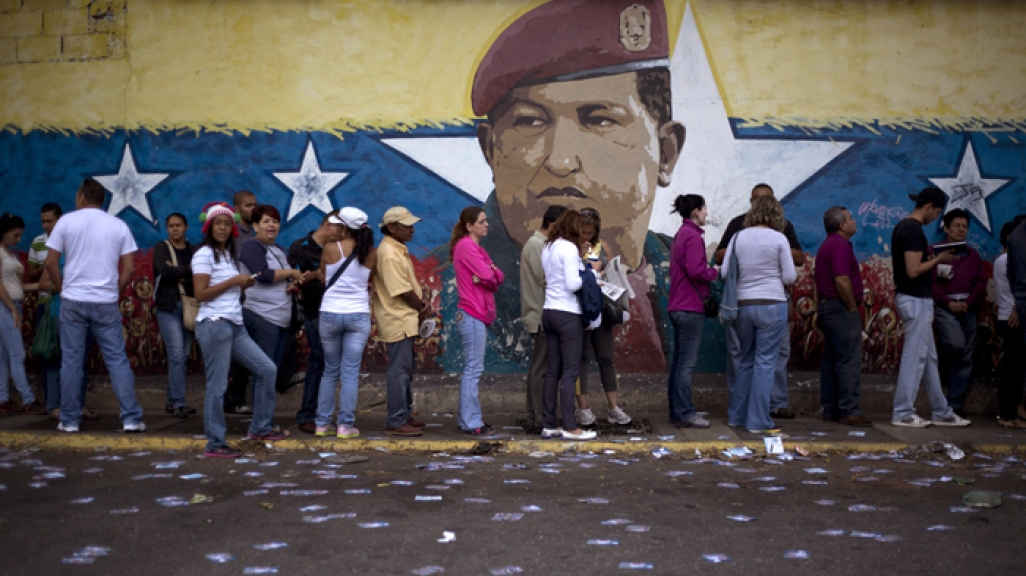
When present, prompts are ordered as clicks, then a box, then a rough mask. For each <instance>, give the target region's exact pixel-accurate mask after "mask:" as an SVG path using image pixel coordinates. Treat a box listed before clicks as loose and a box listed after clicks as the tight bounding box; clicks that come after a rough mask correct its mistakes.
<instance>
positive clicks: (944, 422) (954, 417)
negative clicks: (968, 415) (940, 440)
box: [933, 412, 972, 428]
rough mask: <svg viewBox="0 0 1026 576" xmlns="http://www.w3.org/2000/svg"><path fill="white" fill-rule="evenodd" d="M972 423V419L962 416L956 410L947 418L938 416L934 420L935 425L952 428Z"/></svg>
mask: <svg viewBox="0 0 1026 576" xmlns="http://www.w3.org/2000/svg"><path fill="white" fill-rule="evenodd" d="M970 424H972V422H971V421H969V420H967V419H965V418H962V417H961V416H959V415H958V414H955V413H954V412H952V413H951V415H950V416H948V417H947V418H937V419H935V420H934V421H933V425H934V426H950V427H952V428H964V427H966V426H968V425H970Z"/></svg>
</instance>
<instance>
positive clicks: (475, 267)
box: [452, 236, 506, 324]
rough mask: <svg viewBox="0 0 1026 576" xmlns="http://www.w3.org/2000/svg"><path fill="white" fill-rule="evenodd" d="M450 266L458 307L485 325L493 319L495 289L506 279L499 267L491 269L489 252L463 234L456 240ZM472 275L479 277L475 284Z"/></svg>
mask: <svg viewBox="0 0 1026 576" xmlns="http://www.w3.org/2000/svg"><path fill="white" fill-rule="evenodd" d="M452 266H453V269H454V270H455V271H456V289H457V290H458V291H459V294H460V301H459V304H458V307H459V308H460V310H463V311H464V312H466V313H467V314H470V315H471V316H473V317H474V318H477V319H478V320H480V321H482V322H484V323H485V324H491V323H492V322H494V321H495V291H496V290H498V289H499V286H501V285H502V283H503V281H504V280H505V279H506V277H505V276H504V275H503V274H502V270H499V269H498V268H492V259H491V258H490V257H489V256H488V253H487V252H485V249H484V248H482V247H481V246H479V245H478V244H477V242H474V239H473V238H471V237H470V236H465V237H463V238H462V239H461V240H460V241H459V242H457V243H456V249H455V250H453V255H452ZM474 276H477V278H478V282H476V283H475V282H474Z"/></svg>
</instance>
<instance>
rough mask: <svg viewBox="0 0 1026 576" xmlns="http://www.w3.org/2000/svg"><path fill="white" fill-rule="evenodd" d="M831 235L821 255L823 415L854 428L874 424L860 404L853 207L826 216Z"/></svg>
mask: <svg viewBox="0 0 1026 576" xmlns="http://www.w3.org/2000/svg"><path fill="white" fill-rule="evenodd" d="M823 226H824V227H825V228H826V232H827V239H826V240H824V241H823V244H822V245H820V247H819V252H818V253H817V254H816V293H817V294H818V295H819V309H818V314H817V319H818V320H817V322H818V325H819V329H820V330H822V331H823V338H824V346H823V359H822V361H821V363H820V367H819V374H820V376H819V387H820V403H821V404H822V406H823V419H824V420H828V421H839V422H841V423H842V424H847V425H849V426H872V425H873V423H872V422H870V421H869V419H868V418H866V417H865V416H863V415H862V409H860V408H859V376H860V375H861V373H862V315H861V314H860V312H859V306H861V305H862V275H861V274H860V273H859V261H858V258H856V257H855V250H854V249H853V248H852V245H851V237H852V236H854V235H855V229H856V227H855V220H853V219H852V217H851V213H850V212H848V209H847V208H843V207H841V206H834V207H833V208H830V209H829V210H827V211H826V213H825V214H823Z"/></svg>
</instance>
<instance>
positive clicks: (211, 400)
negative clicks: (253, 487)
mask: <svg viewBox="0 0 1026 576" xmlns="http://www.w3.org/2000/svg"><path fill="white" fill-rule="evenodd" d="M196 340H197V341H198V342H199V345H200V350H202V351H203V365H204V367H205V368H206V373H207V394H206V398H205V399H204V401H203V427H204V429H205V430H206V433H207V449H208V450H213V449H216V448H220V447H222V446H227V445H228V444H226V443H225V440H224V435H225V432H226V431H227V429H228V426H227V424H225V421H224V410H223V402H224V391H225V389H227V388H228V365H229V364H231V361H232V360H234V361H235V362H238V363H239V364H241V365H242V366H243V367H244V368H245V369H246V370H249V372H250V373H252V374H253V421H252V422H250V424H249V433H250V434H253V435H254V436H262V435H264V434H267V433H268V432H270V431H271V428H272V426H273V425H274V424H273V422H274V402H275V398H274V379H275V377H276V376H277V374H278V372H277V370H276V369H275V367H274V363H273V362H271V359H270V358H268V357H267V355H266V354H264V352H263V351H262V350H261V349H260V347H259V346H257V345H256V343H255V342H253V339H252V338H250V337H249V334H247V333H246V329H245V328H243V327H242V326H240V325H238V324H232V323H231V322H229V321H227V320H209V319H206V320H201V321H200V322H199V323H197V324H196Z"/></svg>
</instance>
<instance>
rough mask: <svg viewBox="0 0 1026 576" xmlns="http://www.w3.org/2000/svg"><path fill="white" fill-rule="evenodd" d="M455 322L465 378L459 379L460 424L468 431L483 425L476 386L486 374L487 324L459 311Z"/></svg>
mask: <svg viewBox="0 0 1026 576" xmlns="http://www.w3.org/2000/svg"><path fill="white" fill-rule="evenodd" d="M456 325H457V326H458V327H459V329H460V336H461V337H462V338H463V360H464V365H463V379H462V380H461V381H460V415H459V419H458V420H457V425H458V426H459V427H460V429H462V430H465V431H470V430H475V429H477V428H480V427H482V426H484V420H483V419H482V418H481V400H480V399H479V398H478V397H477V385H478V383H479V382H480V381H481V375H482V374H484V359H485V344H487V343H488V327H487V326H485V323H484V322H482V321H480V320H478V319H477V318H474V317H473V316H471V315H470V314H467V312H466V311H465V310H460V309H457V310H456Z"/></svg>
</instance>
